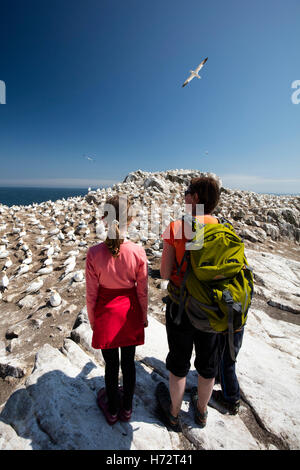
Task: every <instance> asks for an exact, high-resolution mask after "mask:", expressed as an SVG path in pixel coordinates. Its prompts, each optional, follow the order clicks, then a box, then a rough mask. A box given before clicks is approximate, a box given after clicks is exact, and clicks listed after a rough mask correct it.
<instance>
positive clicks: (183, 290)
mask: <svg viewBox="0 0 300 470" xmlns="http://www.w3.org/2000/svg"><path fill="white" fill-rule="evenodd" d="M185 220H186V216H185ZM191 223H192V228H193V232H194V233H195V236H194V238H193V239H192V240H190V242H188V243H186V251H185V254H184V257H183V259H182V261H181V263H180V265H179V266H178V269H177V275H178V274H179V272H180V270H181V268H182V265H183V263H184V262H185V261H186V262H187V269H186V272H185V274H184V278H183V282H182V284H181V286H180V288H178V287H176V286H175V285H174V284H173V283H172V282H171V281H170V282H169V284H168V293H169V296H170V298H171V300H172V301H173V302H175V303H177V304H179V309H178V314H177V316H176V317H175V318H174V319H173V320H174V323H175V324H177V325H179V324H180V322H181V316H182V312H183V310H184V309H185V311H186V313H187V315H188V317H189V319H190V322H191V323H192V325H194V327H195V328H197V329H198V330H201V331H205V332H207V333H224V332H227V333H228V339H229V349H230V355H231V357H232V360H234V361H235V353H234V344H233V335H234V331H237V330H239V329H241V328H242V327H243V326H244V325H245V323H246V320H247V314H248V309H249V307H250V304H251V300H252V296H253V289H254V288H253V274H252V269H251V268H250V267H249V265H248V263H247V260H246V257H245V254H244V243H243V242H242V241H241V239H240V238H239V237H238V236H237V235H236V233H235V232H234V229H233V227H232V225H231V224H230V222H228V221H227V220H226V219H221V220H219V223H218V224H201V223H199V221H198V220H197V219H196V218H195V217H192V218H191Z"/></svg>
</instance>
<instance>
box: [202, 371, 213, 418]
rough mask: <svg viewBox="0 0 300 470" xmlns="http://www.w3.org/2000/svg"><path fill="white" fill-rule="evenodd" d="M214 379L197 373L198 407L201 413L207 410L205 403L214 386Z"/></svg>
mask: <svg viewBox="0 0 300 470" xmlns="http://www.w3.org/2000/svg"><path fill="white" fill-rule="evenodd" d="M214 383H215V379H214V378H213V379H205V378H204V377H201V375H198V409H199V411H200V413H201V414H204V413H205V412H206V410H207V404H208V402H209V399H210V397H211V394H212V391H213V388H214Z"/></svg>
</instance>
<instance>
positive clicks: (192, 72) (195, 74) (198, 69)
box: [182, 57, 208, 88]
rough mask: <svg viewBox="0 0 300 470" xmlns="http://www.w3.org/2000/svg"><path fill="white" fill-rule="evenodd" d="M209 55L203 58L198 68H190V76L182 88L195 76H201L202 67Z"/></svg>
mask: <svg viewBox="0 0 300 470" xmlns="http://www.w3.org/2000/svg"><path fill="white" fill-rule="evenodd" d="M207 59H208V57H206V59H204V60H202V62H201V64H200V65H198V67H197V68H196V70H190V74H191V75H190V76H189V78H187V79H186V81H185V82H184V84H183V85H182V88H183V87H184V86H185V85H187V84H188V83H189V82H190V81H191V80H193V78H195V77H197V78H201V77H200V75H198V73H199V71H200V70H201V69H202V67H203V65H204V64H205V62H206V61H207Z"/></svg>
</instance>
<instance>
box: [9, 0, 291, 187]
mask: <svg viewBox="0 0 300 470" xmlns="http://www.w3.org/2000/svg"><path fill="white" fill-rule="evenodd" d="M299 44H300V2H299V0H251V1H246V0H226V1H224V0H211V1H209V2H207V1H202V0H187V1H186V2H182V0H180V1H179V0H151V1H149V0H148V1H147V0H42V1H41V0H26V1H24V0H2V1H1V17H0V57H1V62H0V80H2V81H3V82H5V85H6V104H1V105H0V159H1V172H0V185H1V186H7V185H29V186H73V187H79V186H84V187H88V186H100V185H103V184H112V183H113V182H117V181H121V180H123V178H124V177H125V176H126V174H128V173H129V172H130V171H134V170H137V169H143V170H145V171H164V170H167V169H171V168H172V169H175V168H178V169H181V168H191V169H199V170H202V171H211V172H214V173H216V174H218V175H219V176H220V177H221V178H222V180H223V183H224V185H225V186H227V187H231V188H240V189H248V190H253V191H257V192H280V193H285V192H286V193H289V192H292V193H296V192H297V193H298V192H299V188H300V158H299V157H300V138H299V136H300V103H299V104H294V103H293V102H292V99H291V97H292V94H293V93H295V92H297V90H296V91H295V90H293V89H292V83H293V82H294V81H296V80H300V56H299ZM205 57H208V61H207V63H206V64H205V66H204V67H203V69H202V71H201V72H200V75H201V76H202V79H201V80H198V79H194V80H193V81H192V82H191V83H190V84H189V85H188V86H186V87H185V88H182V84H183V82H184V81H185V79H186V78H187V77H188V75H189V70H191V69H193V68H195V67H196V66H197V65H198V64H199V63H200V62H201V60H202V59H203V58H205ZM299 101H300V88H299ZM84 155H87V156H91V157H93V158H94V160H93V161H91V160H88V159H86V158H85V157H84Z"/></svg>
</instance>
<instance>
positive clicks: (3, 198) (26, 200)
mask: <svg viewBox="0 0 300 470" xmlns="http://www.w3.org/2000/svg"><path fill="white" fill-rule="evenodd" d="M103 187H105V186H103ZM91 189H92V190H95V189H98V188H91ZM100 189H102V187H100ZM86 194H88V188H38V187H32V188H30V187H20V186H18V187H12V186H7V187H4V186H3V187H0V204H4V205H5V206H8V207H11V206H14V205H16V206H28V205H30V204H33V203H37V204H40V203H41V202H45V201H52V202H55V201H57V200H58V199H63V198H65V199H67V198H68V197H74V196H85V195H86ZM258 194H259V193H258ZM264 194H267V193H264ZM269 194H273V195H276V196H297V194H286V193H284V194H283V193H281V194H279V193H269ZM298 195H299V193H298Z"/></svg>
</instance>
